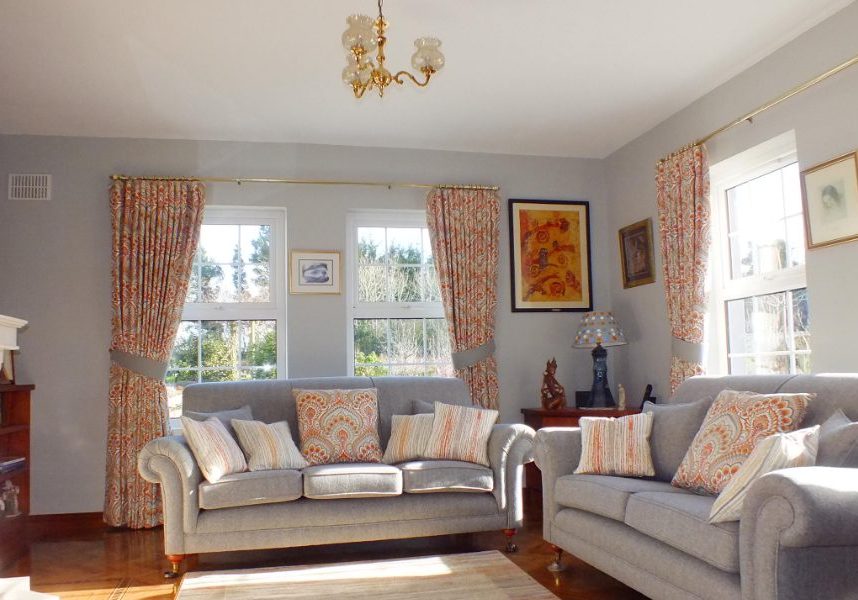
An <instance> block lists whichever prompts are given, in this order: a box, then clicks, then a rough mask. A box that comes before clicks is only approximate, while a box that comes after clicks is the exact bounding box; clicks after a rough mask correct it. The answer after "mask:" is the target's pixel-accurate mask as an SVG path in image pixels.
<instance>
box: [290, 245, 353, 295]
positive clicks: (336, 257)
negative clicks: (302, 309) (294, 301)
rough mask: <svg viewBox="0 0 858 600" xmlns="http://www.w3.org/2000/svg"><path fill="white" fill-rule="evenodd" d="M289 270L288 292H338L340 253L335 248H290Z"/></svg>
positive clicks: (339, 284)
mask: <svg viewBox="0 0 858 600" xmlns="http://www.w3.org/2000/svg"><path fill="white" fill-rule="evenodd" d="M289 271H290V273H289V293H290V294H339V293H340V288H341V281H342V276H341V272H340V253H339V252H337V251H336V250H292V251H291V252H290V253H289Z"/></svg>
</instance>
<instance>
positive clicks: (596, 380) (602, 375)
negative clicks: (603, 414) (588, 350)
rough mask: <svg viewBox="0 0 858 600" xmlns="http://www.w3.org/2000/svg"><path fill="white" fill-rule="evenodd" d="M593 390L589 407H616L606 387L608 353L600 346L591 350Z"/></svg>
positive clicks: (609, 390)
mask: <svg viewBox="0 0 858 600" xmlns="http://www.w3.org/2000/svg"><path fill="white" fill-rule="evenodd" d="M592 354H593V388H592V389H591V390H590V402H589V405H588V406H589V407H592V408H610V407H612V406H616V403H615V402H614V397H613V395H611V388H609V387H608V351H607V350H605V349H604V348H603V347H602V344H596V347H595V348H593V352H592Z"/></svg>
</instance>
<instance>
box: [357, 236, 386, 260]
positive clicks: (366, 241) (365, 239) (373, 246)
mask: <svg viewBox="0 0 858 600" xmlns="http://www.w3.org/2000/svg"><path fill="white" fill-rule="evenodd" d="M357 244H358V264H361V265H366V264H382V263H383V262H384V251H385V242H384V227H358V230H357Z"/></svg>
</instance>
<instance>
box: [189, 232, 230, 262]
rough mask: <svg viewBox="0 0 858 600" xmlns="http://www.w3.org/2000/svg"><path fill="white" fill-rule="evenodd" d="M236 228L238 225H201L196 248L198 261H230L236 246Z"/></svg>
mask: <svg viewBox="0 0 858 600" xmlns="http://www.w3.org/2000/svg"><path fill="white" fill-rule="evenodd" d="M238 229H239V227H238V225H203V226H202V228H201V229H200V247H199V249H198V250H197V252H198V254H199V260H200V262H202V263H231V262H232V260H233V255H234V254H235V250H236V248H238Z"/></svg>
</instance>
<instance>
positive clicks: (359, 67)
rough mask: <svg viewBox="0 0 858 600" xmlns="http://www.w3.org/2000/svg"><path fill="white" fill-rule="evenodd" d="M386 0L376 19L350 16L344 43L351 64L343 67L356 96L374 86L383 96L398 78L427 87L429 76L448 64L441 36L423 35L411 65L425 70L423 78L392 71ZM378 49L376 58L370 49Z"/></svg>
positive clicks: (415, 41) (403, 81)
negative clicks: (386, 52)
mask: <svg viewBox="0 0 858 600" xmlns="http://www.w3.org/2000/svg"><path fill="white" fill-rule="evenodd" d="M383 2H384V0H378V18H377V19H375V20H374V21H373V19H372V17H369V16H367V15H351V16H350V17H348V18H347V19H346V23H348V25H349V26H348V28H347V29H346V30H345V32H344V33H343V38H342V39H343V47H344V48H345V49H346V52H347V53H348V54H347V57H346V58H347V60H348V65H346V68H345V69H343V82H345V84H346V85H349V86H351V88H352V91H353V92H354V95H355V98H362V97H363V95H364V93H365V92H366V91H367V90H369V89H372V88H375V89H376V90H378V95H379V96H384V90H385V89H387V87H388V86H389V85H390V84H392V83H394V82H396V83H398V84H399V85H402V84H404V83H405V78H408V79H410V80H411V81H412V82H413V83H414V84H415V85H417V86H418V87H426V86H427V85H428V84H429V79H430V78H431V77H432V75H434V74H435V73H437V72H438V71H440V70H441V68H442V67H443V66H444V55H443V54H442V53H441V50H440V46H441V41H440V40H439V39H438V38H433V37H423V38H417V39H416V40H414V46H416V48H417V50H415V52H414V54H413V55H412V56H411V66H412V67H414V68H415V69H416V70H418V71H420V72H421V73H423V77H424V79H423V80H422V81H421V80H420V79H418V78H417V77H415V76H414V75H412V74H411V73H409V72H408V71H399V72H398V73H395V74H393V73H391V72H390V71H388V70H387V68H386V67H385V66H384V61H385V59H386V57H385V55H384V46H385V44H386V43H387V38H386V37H385V36H384V32H385V30H386V29H387V21H385V20H384V15H383V14H382V12H381V5H382V3H383ZM373 50H377V52H376V56H375V61H374V62H373V60H372V57H371V56H370V53H371V52H372V51H373Z"/></svg>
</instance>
